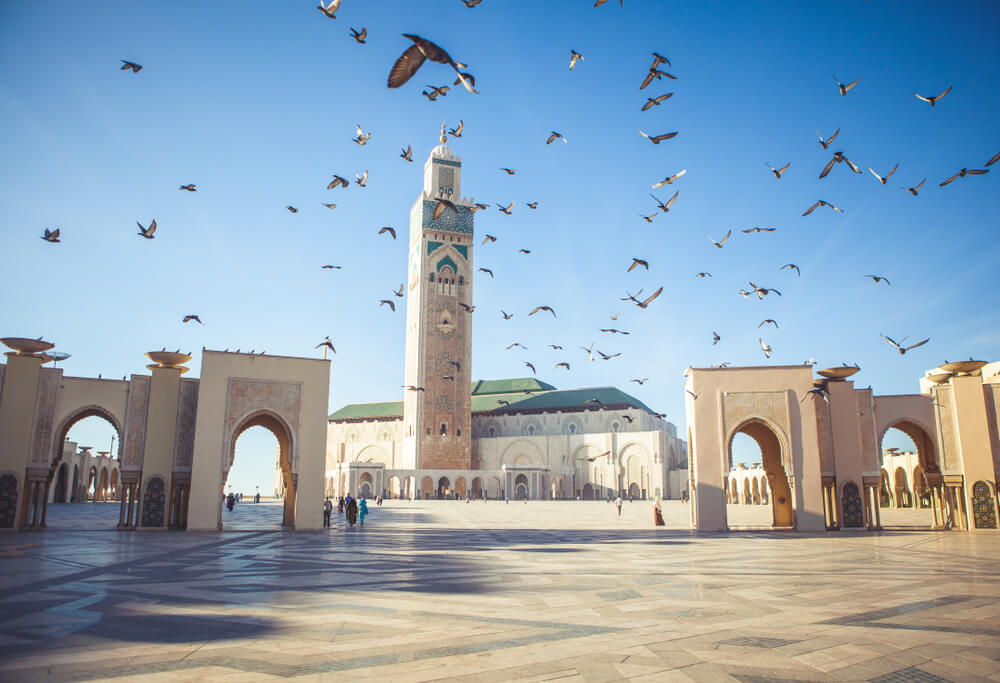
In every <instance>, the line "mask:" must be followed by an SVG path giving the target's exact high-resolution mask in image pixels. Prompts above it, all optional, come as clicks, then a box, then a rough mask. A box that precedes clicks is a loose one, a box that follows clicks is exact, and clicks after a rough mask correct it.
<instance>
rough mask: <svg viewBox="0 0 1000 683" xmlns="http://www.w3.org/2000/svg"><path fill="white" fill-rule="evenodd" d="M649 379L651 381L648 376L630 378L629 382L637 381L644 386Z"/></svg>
mask: <svg viewBox="0 0 1000 683" xmlns="http://www.w3.org/2000/svg"><path fill="white" fill-rule="evenodd" d="M648 381H649V378H648V377H643V378H642V379H639V378H636V379H630V380H629V382H635V383H636V384H638V385H639V386H642V385H643V384H645V383H646V382H648Z"/></svg>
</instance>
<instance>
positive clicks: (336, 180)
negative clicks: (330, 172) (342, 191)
mask: <svg viewBox="0 0 1000 683" xmlns="http://www.w3.org/2000/svg"><path fill="white" fill-rule="evenodd" d="M350 184H351V181H350V180H348V179H347V178H342V177H340V176H339V175H334V176H333V180H331V181H330V184H329V185H327V186H326V189H328V190H333V189H335V188H337V187H347V186H348V185H350Z"/></svg>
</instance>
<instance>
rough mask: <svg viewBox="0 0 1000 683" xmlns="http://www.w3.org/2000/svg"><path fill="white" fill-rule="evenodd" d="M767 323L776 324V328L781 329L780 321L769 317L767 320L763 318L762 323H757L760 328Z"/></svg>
mask: <svg viewBox="0 0 1000 683" xmlns="http://www.w3.org/2000/svg"><path fill="white" fill-rule="evenodd" d="M767 323H771V324H772V325H774V329H776V330H777V329H779V328H778V323H776V322H775V321H774V320H772V319H771V318H767V319H766V320H761V321H760V324H758V325H757V328H758V329H759V328H761V327H763V326H764V325H766V324H767Z"/></svg>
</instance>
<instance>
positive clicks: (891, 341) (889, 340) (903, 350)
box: [879, 334, 931, 356]
mask: <svg viewBox="0 0 1000 683" xmlns="http://www.w3.org/2000/svg"><path fill="white" fill-rule="evenodd" d="M879 336H881V337H882V339H884V340H885V341H886V343H888V344H889V345H891V346H892V347H893V348H895V349H896V350H897V351H899V355H901V356H902V355H903V354H904V353H906V352H907V351H909V350H910V349H915V348H917V347H918V346H923V345H924V344H926V343H927V342H929V341H930V340H931V339H930V337H928V338H927V339H925V340H923V341H921V342H917V343H916V344H911V345H910V346H903V345H902V344H903V342H904V341H906V337H903V338H902V339H900V340H899V342H896V341H895V340H894V339H892V337H887V336H885V335H884V334H881V335H879Z"/></svg>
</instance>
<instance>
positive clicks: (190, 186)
mask: <svg viewBox="0 0 1000 683" xmlns="http://www.w3.org/2000/svg"><path fill="white" fill-rule="evenodd" d="M177 189H178V190H187V191H188V192H197V191H198V188H197V187H196V186H195V184H194V183H189V184H187V185H181V186H180V187H178V188H177Z"/></svg>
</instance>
